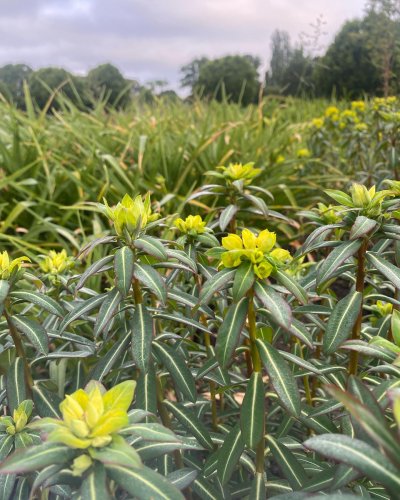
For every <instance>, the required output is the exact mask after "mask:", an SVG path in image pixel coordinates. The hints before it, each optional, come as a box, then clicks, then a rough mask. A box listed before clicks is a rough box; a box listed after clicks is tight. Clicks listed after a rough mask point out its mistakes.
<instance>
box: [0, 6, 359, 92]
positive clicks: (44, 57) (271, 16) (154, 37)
mask: <svg viewBox="0 0 400 500" xmlns="http://www.w3.org/2000/svg"><path fill="white" fill-rule="evenodd" d="M364 5H365V0H0V12H1V15H0V66H2V65H4V64H8V63H17V62H18V63H25V64H28V65H29V66H31V67H32V68H34V69H37V68H40V67H45V66H59V67H63V68H65V69H67V70H69V71H71V72H73V73H77V74H85V73H86V72H87V71H88V70H90V69H91V68H93V67H95V66H96V65H98V64H102V63H104V62H110V63H112V64H115V65H116V66H117V67H118V68H119V69H120V71H121V72H122V73H123V74H124V75H125V76H126V77H127V78H132V79H136V80H138V81H140V82H141V83H145V82H148V81H152V80H167V81H168V82H169V86H171V87H173V88H178V86H179V79H180V72H179V69H180V67H181V66H183V65H184V64H186V63H188V62H190V61H191V60H192V59H194V58H196V57H201V56H207V57H210V58H212V57H219V56H223V55H227V54H246V53H247V54H252V55H257V56H259V57H260V58H261V60H262V61H263V69H265V68H266V67H267V65H268V59H269V55H270V38H271V34H272V33H273V31H274V30H275V29H282V30H286V31H288V32H289V33H290V35H291V38H292V40H293V42H297V41H299V39H300V36H301V35H300V34H301V33H307V34H309V35H312V34H313V31H314V29H313V28H312V26H311V25H312V24H314V25H315V23H316V22H317V19H319V18H320V16H322V20H323V23H324V24H323V26H322V32H323V34H322V35H321V36H320V37H319V39H318V43H317V44H316V45H315V44H311V48H312V50H323V49H324V48H326V47H327V45H328V44H329V43H330V41H332V39H333V37H334V35H335V33H336V32H337V30H338V29H339V28H340V26H341V25H342V24H343V22H344V21H345V20H347V19H351V18H354V17H360V16H361V15H362V13H363V9H364Z"/></svg>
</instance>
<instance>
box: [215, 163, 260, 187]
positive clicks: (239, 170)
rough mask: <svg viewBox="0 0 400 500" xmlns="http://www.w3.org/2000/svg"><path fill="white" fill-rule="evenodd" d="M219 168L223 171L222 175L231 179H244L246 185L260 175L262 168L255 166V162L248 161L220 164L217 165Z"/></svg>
mask: <svg viewBox="0 0 400 500" xmlns="http://www.w3.org/2000/svg"><path fill="white" fill-rule="evenodd" d="M217 168H218V170H221V171H222V175H223V176H224V177H225V178H226V179H227V180H229V181H243V183H244V184H245V185H248V184H250V182H251V181H252V180H253V179H254V178H255V177H257V176H258V175H260V173H261V171H262V170H261V168H255V167H254V162H250V163H246V164H244V165H242V164H241V163H231V164H230V165H228V166H227V167H224V166H220V167H217Z"/></svg>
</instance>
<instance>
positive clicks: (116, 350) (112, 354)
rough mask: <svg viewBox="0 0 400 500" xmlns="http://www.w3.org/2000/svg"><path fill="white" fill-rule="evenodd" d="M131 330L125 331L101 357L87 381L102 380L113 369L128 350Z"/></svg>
mask: <svg viewBox="0 0 400 500" xmlns="http://www.w3.org/2000/svg"><path fill="white" fill-rule="evenodd" d="M131 335H132V334H131V332H130V331H128V332H125V333H124V334H123V336H122V337H121V338H119V339H118V342H116V343H115V344H114V345H113V346H112V347H111V349H109V350H108V351H107V352H106V353H105V354H104V355H103V356H101V357H100V359H99V361H98V362H97V364H96V365H95V366H94V367H93V370H92V371H91V372H90V374H89V376H88V379H87V381H88V382H89V381H90V380H98V381H99V382H101V381H102V380H103V378H104V377H105V376H106V375H107V374H108V373H109V372H110V370H112V368H113V366H114V365H115V363H116V362H117V361H118V359H119V358H120V357H121V356H122V354H123V353H124V352H125V351H126V348H127V346H128V344H129V340H130V338H131Z"/></svg>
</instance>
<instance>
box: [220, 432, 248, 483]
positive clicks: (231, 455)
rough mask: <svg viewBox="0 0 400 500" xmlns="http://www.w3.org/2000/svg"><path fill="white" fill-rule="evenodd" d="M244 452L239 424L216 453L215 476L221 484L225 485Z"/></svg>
mask: <svg viewBox="0 0 400 500" xmlns="http://www.w3.org/2000/svg"><path fill="white" fill-rule="evenodd" d="M243 450H244V441H243V437H242V431H241V429H240V424H237V425H236V426H235V427H234V428H233V429H232V430H231V431H230V432H229V434H228V435H227V436H226V437H225V439H224V442H223V444H222V446H221V448H220V450H219V452H218V468H217V476H218V478H219V480H220V481H221V483H222V484H223V485H225V484H226V483H227V482H228V481H229V479H230V477H231V476H232V474H233V471H234V470H235V467H236V466H237V464H238V463H239V458H240V455H241V454H242V453H243Z"/></svg>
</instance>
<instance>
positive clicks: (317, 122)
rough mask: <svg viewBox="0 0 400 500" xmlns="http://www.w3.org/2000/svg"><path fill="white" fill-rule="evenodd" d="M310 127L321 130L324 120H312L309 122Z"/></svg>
mask: <svg viewBox="0 0 400 500" xmlns="http://www.w3.org/2000/svg"><path fill="white" fill-rule="evenodd" d="M311 125H312V126H313V127H314V128H316V129H321V128H322V127H323V126H324V119H323V118H314V119H313V120H312V121H311Z"/></svg>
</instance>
